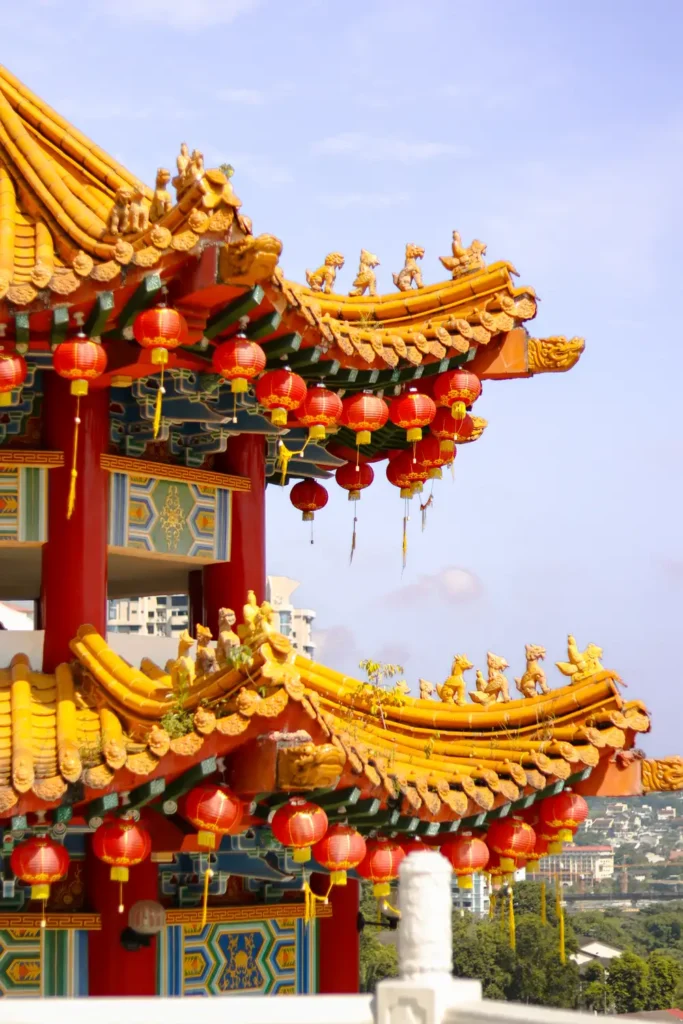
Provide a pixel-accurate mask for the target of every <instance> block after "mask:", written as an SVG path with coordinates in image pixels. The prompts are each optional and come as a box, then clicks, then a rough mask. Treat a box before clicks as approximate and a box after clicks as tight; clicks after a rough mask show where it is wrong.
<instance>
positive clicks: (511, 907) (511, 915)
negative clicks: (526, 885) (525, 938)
mask: <svg viewBox="0 0 683 1024" xmlns="http://www.w3.org/2000/svg"><path fill="white" fill-rule="evenodd" d="M508 929H509V932H510V949H511V950H513V951H514V950H515V949H517V928H516V925H515V897H514V895H513V892H512V889H510V898H509V900H508Z"/></svg>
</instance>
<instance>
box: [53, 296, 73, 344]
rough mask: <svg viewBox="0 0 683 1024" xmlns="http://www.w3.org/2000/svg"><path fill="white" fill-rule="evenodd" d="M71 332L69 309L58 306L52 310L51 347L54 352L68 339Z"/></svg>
mask: <svg viewBox="0 0 683 1024" xmlns="http://www.w3.org/2000/svg"><path fill="white" fill-rule="evenodd" d="M68 330H69V307H68V306H57V307H56V308H55V309H53V310H52V323H51V325H50V347H51V348H52V349H53V350H54V349H56V348H57V345H60V344H61V343H62V342H63V341H64V339H65V338H66V335H67V331H68Z"/></svg>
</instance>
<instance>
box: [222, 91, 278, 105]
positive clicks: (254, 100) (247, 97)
mask: <svg viewBox="0 0 683 1024" xmlns="http://www.w3.org/2000/svg"><path fill="white" fill-rule="evenodd" d="M217 96H218V99H219V100H223V101H224V102H225V103H240V104H242V105H243V106H245V107H260V106H261V105H262V104H263V103H265V101H266V95H265V93H264V92H262V91H261V90H260V89H220V90H219V92H218V93H217Z"/></svg>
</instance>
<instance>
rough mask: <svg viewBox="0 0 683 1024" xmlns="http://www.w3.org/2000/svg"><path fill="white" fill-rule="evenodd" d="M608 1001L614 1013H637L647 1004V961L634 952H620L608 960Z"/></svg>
mask: <svg viewBox="0 0 683 1024" xmlns="http://www.w3.org/2000/svg"><path fill="white" fill-rule="evenodd" d="M607 990H608V993H609V1002H610V1005H611V1006H613V1008H614V1012H615V1013H638V1012H639V1011H640V1010H645V1009H646V1008H647V1005H648V968H647V963H646V962H645V960H643V958H642V957H640V956H638V955H637V954H636V953H629V952H626V953H622V955H621V956H618V957H615V958H614V960H612V961H611V962H610V965H609V974H608V977H607Z"/></svg>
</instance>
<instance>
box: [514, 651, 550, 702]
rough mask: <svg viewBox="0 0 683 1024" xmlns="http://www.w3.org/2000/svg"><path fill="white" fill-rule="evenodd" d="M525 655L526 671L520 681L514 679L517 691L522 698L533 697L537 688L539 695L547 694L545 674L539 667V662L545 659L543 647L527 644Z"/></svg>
mask: <svg viewBox="0 0 683 1024" xmlns="http://www.w3.org/2000/svg"><path fill="white" fill-rule="evenodd" d="M525 653H526V671H525V672H524V675H523V676H522V677H521V679H515V683H516V684H517V689H518V690H519V692H520V693H521V694H522V696H524V697H535V696H536V689H537V688H538V692H539V693H549V692H550V690H549V689H548V683H547V682H546V677H545V672H544V671H543V669H542V668H541V666H540V665H539V661H542V660H543V659H544V658H545V647H538V646H537V645H536V644H527V645H526V648H525Z"/></svg>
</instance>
